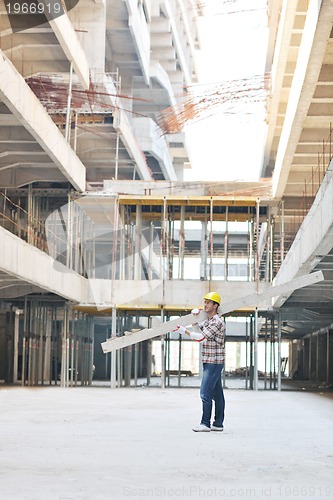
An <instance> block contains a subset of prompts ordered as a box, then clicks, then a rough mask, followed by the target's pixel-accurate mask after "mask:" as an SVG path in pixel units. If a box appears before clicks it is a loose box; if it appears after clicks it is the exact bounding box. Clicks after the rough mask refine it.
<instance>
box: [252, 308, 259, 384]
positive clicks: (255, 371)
mask: <svg viewBox="0 0 333 500" xmlns="http://www.w3.org/2000/svg"><path fill="white" fill-rule="evenodd" d="M258 328H259V325H258V309H257V308H256V310H255V316H254V339H253V389H254V390H255V391H257V390H258Z"/></svg>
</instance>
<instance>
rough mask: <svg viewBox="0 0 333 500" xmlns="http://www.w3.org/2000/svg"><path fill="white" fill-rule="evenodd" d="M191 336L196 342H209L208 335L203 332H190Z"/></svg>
mask: <svg viewBox="0 0 333 500" xmlns="http://www.w3.org/2000/svg"><path fill="white" fill-rule="evenodd" d="M190 337H191V339H192V340H194V341H195V342H200V343H202V344H203V343H204V342H207V339H206V337H205V336H204V335H203V334H202V333H197V332H190Z"/></svg>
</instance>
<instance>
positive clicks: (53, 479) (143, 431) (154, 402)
mask: <svg viewBox="0 0 333 500" xmlns="http://www.w3.org/2000/svg"><path fill="white" fill-rule="evenodd" d="M226 404H227V412H226V415H227V417H226V421H225V426H226V428H225V431H224V432H223V433H213V432H211V433H204V434H199V433H194V432H192V430H191V428H192V426H193V425H196V424H197V423H198V422H199V418H200V401H199V393H198V390H197V389H166V390H161V389H155V388H137V389H135V388H127V389H125V388H124V389H116V390H111V389H109V388H106V387H104V388H97V387H93V388H78V389H61V388H57V387H52V388H35V389H28V388H26V389H22V388H18V387H11V388H7V387H3V386H2V387H0V410H1V411H0V498H1V499H3V500H12V499H18V500H35V499H36V500H37V499H42V500H49V499H50V500H53V499H57V500H58V499H59V500H60V499H61V500H72V499H73V500H83V499H84V500H99V499H109V498H112V499H113V498H115V499H123V498H129V499H134V498H152V499H157V498H168V499H173V498H178V499H179V498H181V499H183V498H184V499H186V498H192V499H206V498H223V499H229V498H232V499H235V498H236V499H242V498H243V499H246V500H250V499H263V498H268V499H290V498H296V499H310V498H311V499H315V500H318V499H333V479H332V478H333V474H332V470H333V467H332V466H333V399H332V398H330V397H328V396H327V395H324V394H320V393H316V394H312V393H302V392H291V391H288V392H281V393H278V392H276V391H265V392H264V391H259V392H252V391H244V390H237V391H233V390H227V391H226Z"/></svg>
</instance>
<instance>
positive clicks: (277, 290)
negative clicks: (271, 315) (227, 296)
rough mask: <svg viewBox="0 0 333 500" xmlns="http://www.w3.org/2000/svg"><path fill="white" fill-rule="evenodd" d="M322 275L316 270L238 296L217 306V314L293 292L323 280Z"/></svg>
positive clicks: (254, 304)
mask: <svg viewBox="0 0 333 500" xmlns="http://www.w3.org/2000/svg"><path fill="white" fill-rule="evenodd" d="M323 279H324V275H323V273H322V271H316V272H314V273H311V274H306V275H305V276H300V277H299V278H294V279H293V280H291V281H287V282H286V283H282V285H274V286H272V287H271V288H268V289H266V290H264V291H263V292H260V293H252V294H251V295H245V296H244V297H239V298H238V299H235V300H233V301H231V302H227V303H225V304H221V306H220V307H219V314H226V313H229V312H232V311H236V310H237V309H240V308H242V307H247V306H259V305H260V304H261V303H263V302H264V301H266V300H267V299H271V298H273V297H278V296H279V295H283V294H284V293H289V292H293V291H294V290H298V289H299V288H303V287H305V286H308V285H313V284H314V283H318V282H319V281H323Z"/></svg>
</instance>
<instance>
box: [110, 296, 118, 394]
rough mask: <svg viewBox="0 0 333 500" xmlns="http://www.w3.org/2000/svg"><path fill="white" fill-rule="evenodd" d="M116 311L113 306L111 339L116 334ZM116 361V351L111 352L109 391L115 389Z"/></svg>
mask: <svg viewBox="0 0 333 500" xmlns="http://www.w3.org/2000/svg"><path fill="white" fill-rule="evenodd" d="M116 322H117V310H116V306H115V305H113V307H112V324H111V337H115V336H116V334H117V324H116ZM116 360H117V351H114V352H111V359H110V362H111V380H110V382H111V384H110V387H111V389H115V387H116V364H117V362H116Z"/></svg>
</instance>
